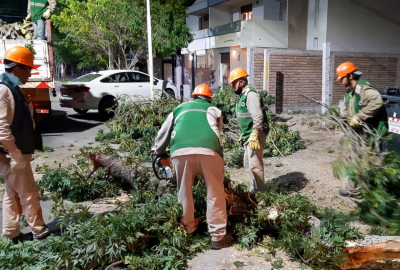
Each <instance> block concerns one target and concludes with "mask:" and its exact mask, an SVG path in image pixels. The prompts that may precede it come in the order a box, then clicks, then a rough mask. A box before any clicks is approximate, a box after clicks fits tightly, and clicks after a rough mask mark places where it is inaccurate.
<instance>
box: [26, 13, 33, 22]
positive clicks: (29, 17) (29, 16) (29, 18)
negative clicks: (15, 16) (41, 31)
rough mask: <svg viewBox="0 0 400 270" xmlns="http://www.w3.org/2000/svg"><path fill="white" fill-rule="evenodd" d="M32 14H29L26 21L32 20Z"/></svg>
mask: <svg viewBox="0 0 400 270" xmlns="http://www.w3.org/2000/svg"><path fill="white" fill-rule="evenodd" d="M31 18H32V17H31V14H28V16H26V18H25V21H27V22H29V21H30V20H31Z"/></svg>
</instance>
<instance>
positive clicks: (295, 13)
mask: <svg viewBox="0 0 400 270" xmlns="http://www.w3.org/2000/svg"><path fill="white" fill-rule="evenodd" d="M288 8H289V11H288V21H289V45H288V47H289V48H290V49H298V50H305V49H306V48H307V22H308V0H295V1H289V7H288Z"/></svg>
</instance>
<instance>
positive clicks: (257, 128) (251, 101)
mask: <svg viewBox="0 0 400 270" xmlns="http://www.w3.org/2000/svg"><path fill="white" fill-rule="evenodd" d="M245 91H246V89H245ZM260 98H261V97H260V95H258V94H257V93H255V92H253V91H248V93H247V101H246V106H247V109H248V110H249V113H250V114H251V118H253V132H258V133H260V132H262V131H263V121H264V115H263V111H262V109H263V108H261V102H260Z"/></svg>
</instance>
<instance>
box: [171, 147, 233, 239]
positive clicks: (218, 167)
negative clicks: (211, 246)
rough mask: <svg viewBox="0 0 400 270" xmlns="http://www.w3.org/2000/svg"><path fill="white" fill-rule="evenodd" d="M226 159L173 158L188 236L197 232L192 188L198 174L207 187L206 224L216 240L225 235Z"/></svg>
mask: <svg viewBox="0 0 400 270" xmlns="http://www.w3.org/2000/svg"><path fill="white" fill-rule="evenodd" d="M224 164H225V163H224V160H223V159H222V158H221V157H220V156H208V155H185V156H177V157H173V158H172V165H173V166H174V170H175V172H176V178H177V183H178V202H179V203H180V204H181V205H182V207H183V216H182V221H181V222H182V224H183V225H184V226H185V229H186V231H187V232H188V233H192V232H194V231H195V230H196V223H195V218H194V201H193V193H192V186H193V182H194V178H195V176H197V175H201V176H203V177H204V180H205V182H206V187H207V223H208V230H209V233H210V235H211V237H212V240H213V241H219V240H221V239H222V238H223V237H224V236H225V234H226V223H227V213H226V202H225V190H224Z"/></svg>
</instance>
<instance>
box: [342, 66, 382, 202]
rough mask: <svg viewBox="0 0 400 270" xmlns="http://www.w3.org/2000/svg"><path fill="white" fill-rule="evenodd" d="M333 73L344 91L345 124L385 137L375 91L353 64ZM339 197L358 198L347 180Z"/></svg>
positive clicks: (354, 187)
mask: <svg viewBox="0 0 400 270" xmlns="http://www.w3.org/2000/svg"><path fill="white" fill-rule="evenodd" d="M336 73H337V76H338V78H337V81H339V82H340V83H341V84H342V85H343V86H344V87H346V88H347V91H346V94H345V96H344V107H343V108H342V109H341V111H340V115H341V116H342V117H346V118H347V120H348V123H349V125H350V126H351V127H353V128H354V129H355V130H356V131H357V132H358V133H362V132H363V129H362V126H361V125H362V123H365V124H367V125H368V126H369V127H370V128H371V129H372V130H373V131H375V132H376V133H377V134H378V135H380V136H384V135H386V133H387V131H388V118H387V114H386V109H385V107H384V106H383V100H382V97H381V95H380V93H379V92H378V90H376V89H375V88H374V87H373V86H372V85H371V84H370V83H369V82H367V81H365V80H362V79H361V78H360V77H361V75H363V73H362V72H361V71H359V70H358V67H356V66H355V65H354V64H353V63H350V62H345V63H343V64H341V65H339V66H338V67H337V69H336ZM339 196H341V197H350V198H354V199H362V196H361V194H360V192H359V190H358V187H357V186H356V184H355V183H354V182H353V181H350V180H349V181H348V183H347V186H346V188H345V189H340V190H339Z"/></svg>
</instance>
